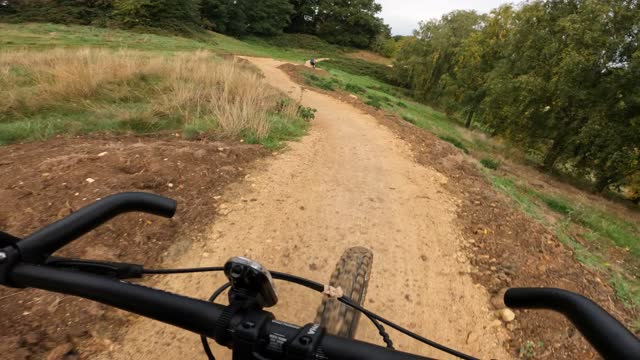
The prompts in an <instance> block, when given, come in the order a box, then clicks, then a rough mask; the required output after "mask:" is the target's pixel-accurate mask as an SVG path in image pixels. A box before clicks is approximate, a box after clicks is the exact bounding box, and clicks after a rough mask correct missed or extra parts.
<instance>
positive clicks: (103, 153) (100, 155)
mask: <svg viewBox="0 0 640 360" xmlns="http://www.w3.org/2000/svg"><path fill="white" fill-rule="evenodd" d="M107 154H108V152H106V151H105V152H101V153H100V154H98V156H99V157H103V156H105V155H107Z"/></svg>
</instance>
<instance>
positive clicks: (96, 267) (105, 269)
mask: <svg viewBox="0 0 640 360" xmlns="http://www.w3.org/2000/svg"><path fill="white" fill-rule="evenodd" d="M43 265H45V266H51V267H55V268H63V269H72V270H77V271H81V272H85V273H91V274H95V275H102V276H107V277H113V278H116V279H119V280H125V279H139V278H142V275H143V271H144V267H143V266H142V265H140V264H131V263H123V262H112V261H98V260H82V259H69V258H63V257H57V256H50V257H49V258H47V260H45V262H44V264H43Z"/></svg>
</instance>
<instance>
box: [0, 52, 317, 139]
mask: <svg viewBox="0 0 640 360" xmlns="http://www.w3.org/2000/svg"><path fill="white" fill-rule="evenodd" d="M285 99H286V98H285V97H284V95H282V94H281V93H279V92H277V91H276V90H275V89H274V88H272V87H271V86H269V85H268V84H266V82H264V81H263V80H262V79H261V77H260V74H258V73H257V72H256V71H255V70H253V69H252V68H251V67H250V66H247V65H244V64H242V63H239V62H235V61H231V60H225V59H222V58H220V57H218V56H215V55H214V54H212V53H210V52H208V51H202V50H199V51H195V52H188V53H187V52H185V53H174V54H171V55H164V54H158V53H155V52H141V51H132V50H119V51H113V50H105V49H91V48H87V49H60V48H58V49H52V50H46V51H33V50H15V51H3V52H0V144H9V143H13V142H18V141H35V140H44V139H46V138H48V137H51V136H54V135H57V134H68V135H77V134H83V133H89V132H109V133H128V132H133V133H151V132H158V131H165V130H172V131H180V132H182V133H183V134H184V135H186V136H188V137H196V136H204V135H208V136H219V137H240V136H244V137H246V138H247V140H251V141H252V142H263V141H264V142H265V144H268V145H269V146H278V144H279V142H280V140H283V139H286V138H288V137H289V136H290V135H292V134H299V133H300V131H302V130H303V129H304V127H305V124H306V122H305V121H299V120H300V116H299V109H298V105H297V104H295V103H292V102H288V103H287V105H286V106H282V105H281V104H282V101H286V100H285ZM279 104H280V105H279ZM283 123H284V124H285V125H286V126H283ZM283 127H294V128H295V129H296V131H289V132H286V131H282V128H283Z"/></svg>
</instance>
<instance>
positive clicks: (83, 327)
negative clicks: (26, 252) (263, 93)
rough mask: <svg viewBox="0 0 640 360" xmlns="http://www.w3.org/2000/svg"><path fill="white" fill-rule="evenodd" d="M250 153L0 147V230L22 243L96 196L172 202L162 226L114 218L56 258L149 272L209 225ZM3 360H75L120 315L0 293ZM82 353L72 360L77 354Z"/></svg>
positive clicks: (140, 218)
mask: <svg viewBox="0 0 640 360" xmlns="http://www.w3.org/2000/svg"><path fill="white" fill-rule="evenodd" d="M266 153H267V152H266V150H264V149H263V148H262V147H260V146H251V145H237V144H235V145H230V144H228V143H221V142H210V141H199V142H196V141H184V140H181V139H179V138H172V137H169V136H166V137H164V138H152V137H144V138H142V137H124V138H122V137H120V138H105V137H90V138H73V139H70V138H56V139H52V140H49V141H46V142H41V143H29V144H19V145H10V146H5V147H2V148H0V203H1V204H2V206H0V230H2V231H5V232H8V233H10V234H13V235H15V236H18V237H24V236H26V235H28V234H30V233H32V232H33V231H35V230H37V229H39V228H40V227H42V226H44V225H46V224H49V223H51V222H53V221H55V220H58V219H60V218H61V217H63V216H65V215H68V214H70V213H71V212H73V211H75V210H77V209H79V208H81V207H82V206H85V205H87V204H89V203H91V202H93V201H95V200H96V199H99V198H102V197H105V196H107V195H110V194H113V193H117V192H122V191H145V192H152V193H156V194H160V195H164V196H168V197H171V198H173V199H175V200H177V201H178V204H179V205H178V206H179V209H178V213H177V215H176V216H175V217H174V218H173V219H171V220H167V219H161V218H158V217H154V216H148V215H141V214H127V215H123V216H120V217H118V218H116V219H114V220H112V221H111V222H109V223H108V224H106V225H104V226H102V227H101V228H99V229H96V230H95V231H93V232H92V233H90V234H88V235H87V236H84V237H83V238H82V239H79V240H77V241H75V242H74V243H73V244H71V245H70V246H68V247H67V248H65V249H63V250H62V251H61V252H60V253H59V254H61V255H63V256H71V257H80V258H87V259H100V260H118V261H128V262H134V263H141V264H144V265H145V266H148V267H152V266H155V265H157V264H160V263H161V262H163V261H166V259H167V258H168V259H170V258H172V257H175V256H176V255H177V254H176V253H174V252H179V251H180V249H186V248H187V247H188V245H189V244H190V242H191V241H192V237H194V236H196V234H198V233H200V232H202V230H203V229H204V226H205V225H206V224H209V223H210V222H211V221H212V220H213V219H215V218H216V216H217V215H216V211H215V207H214V205H215V198H214V197H217V195H219V194H221V193H222V190H223V189H224V188H225V186H227V185H228V184H229V183H231V182H233V181H235V180H237V179H239V178H241V177H242V176H244V174H245V170H244V168H245V166H248V165H249V163H251V162H252V161H253V160H254V159H256V158H258V157H262V156H264V155H266ZM0 313H1V314H3V316H2V317H1V318H0V353H1V354H3V355H2V358H3V359H16V360H18V359H21V360H22V359H40V358H47V359H49V358H51V359H75V358H80V357H82V358H90V357H92V354H95V353H97V352H101V351H104V350H105V349H109V348H110V347H111V346H113V344H114V343H115V342H116V341H117V339H118V336H119V335H120V329H122V328H123V327H124V326H125V325H126V323H127V321H128V320H127V319H128V315H126V314H125V313H123V312H121V311H117V310H114V309H110V308H108V307H106V306H103V305H100V304H97V303H94V302H91V301H88V300H82V299H78V298H74V297H71V296H63V295H59V294H54V293H48V292H44V291H40V290H32V289H28V290H16V289H7V288H1V289H0ZM81 355H82V356H81Z"/></svg>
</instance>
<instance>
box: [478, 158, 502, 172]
mask: <svg viewBox="0 0 640 360" xmlns="http://www.w3.org/2000/svg"><path fill="white" fill-rule="evenodd" d="M480 164H482V166H484V167H486V168H487V169H491V170H498V168H499V167H500V161H498V160H494V159H491V158H484V159H482V160H480Z"/></svg>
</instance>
